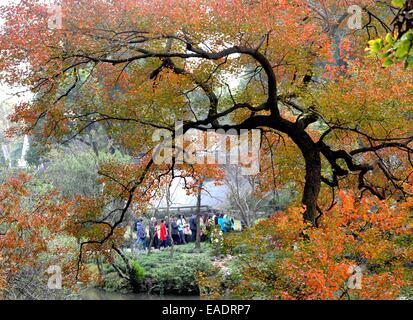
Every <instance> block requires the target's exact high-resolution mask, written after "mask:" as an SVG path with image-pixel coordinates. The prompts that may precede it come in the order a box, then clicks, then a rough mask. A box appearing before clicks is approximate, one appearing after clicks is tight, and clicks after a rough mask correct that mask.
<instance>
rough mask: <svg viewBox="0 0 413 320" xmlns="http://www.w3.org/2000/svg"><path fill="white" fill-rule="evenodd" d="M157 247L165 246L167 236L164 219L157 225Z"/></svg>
mask: <svg viewBox="0 0 413 320" xmlns="http://www.w3.org/2000/svg"><path fill="white" fill-rule="evenodd" d="M158 236H159V240H160V244H159V248H161V247H164V248H166V237H167V229H166V224H165V220H161V224H160V226H159V235H158Z"/></svg>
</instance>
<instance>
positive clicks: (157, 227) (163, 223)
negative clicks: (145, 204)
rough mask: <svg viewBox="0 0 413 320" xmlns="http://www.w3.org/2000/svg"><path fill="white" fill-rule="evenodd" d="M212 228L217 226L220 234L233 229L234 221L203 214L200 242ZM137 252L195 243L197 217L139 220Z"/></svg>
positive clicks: (216, 215)
mask: <svg viewBox="0 0 413 320" xmlns="http://www.w3.org/2000/svg"><path fill="white" fill-rule="evenodd" d="M213 226H219V228H220V229H221V231H222V232H230V231H232V230H233V229H234V219H232V218H230V217H228V216H227V215H224V214H214V215H212V216H210V215H209V214H203V215H200V217H199V228H200V232H199V234H200V241H208V240H209V237H208V235H209V232H210V230H211V228H212V227H213ZM135 230H136V235H137V240H136V247H137V248H138V249H139V250H147V249H149V248H155V249H162V248H166V247H169V246H171V245H172V242H173V244H174V245H180V244H186V243H189V242H195V241H196V237H197V231H198V223H197V215H195V214H192V215H191V217H189V219H188V220H187V219H186V218H185V217H184V216H183V215H179V216H172V217H171V218H170V219H168V217H165V218H164V219H161V220H158V219H156V218H155V217H152V218H151V219H150V220H149V221H147V223H146V224H145V223H144V220H143V219H139V220H138V221H137V222H136V225H135Z"/></svg>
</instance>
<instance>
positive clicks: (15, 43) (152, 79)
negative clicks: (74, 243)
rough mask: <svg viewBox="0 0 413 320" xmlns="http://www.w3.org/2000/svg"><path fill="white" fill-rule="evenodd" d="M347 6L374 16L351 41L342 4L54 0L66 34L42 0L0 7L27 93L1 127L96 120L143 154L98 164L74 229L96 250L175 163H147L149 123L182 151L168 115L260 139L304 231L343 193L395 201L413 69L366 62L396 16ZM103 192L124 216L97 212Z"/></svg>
mask: <svg viewBox="0 0 413 320" xmlns="http://www.w3.org/2000/svg"><path fill="white" fill-rule="evenodd" d="M354 2H355V3H352V4H357V5H359V6H360V7H361V8H362V9H363V12H364V14H365V16H367V17H368V19H369V20H368V21H367V23H366V24H365V25H364V26H363V28H362V29H361V30H357V31H355V30H351V29H349V28H347V25H346V21H347V19H348V18H349V15H350V14H349V12H348V6H349V4H348V3H347V1H328V0H326V1H321V0H320V1H305V0H293V1H290V0H289V1H287V0H277V1H274V0H271V1H270V0H262V1H244V0H233V1H215V0H212V1H205V0H196V1H182V0H181V1H176V0H169V1H146V0H139V1H136V0H112V1H104V0H96V1H82V0H62V1H57V2H56V3H57V4H59V5H60V6H61V11H62V25H61V26H56V25H53V23H52V24H50V21H51V19H52V21H53V19H54V18H56V17H55V16H54V14H53V13H50V12H49V11H48V8H47V7H46V6H45V5H44V4H42V3H41V2H40V1H35V0H22V1H21V2H20V3H18V4H16V5H9V6H7V7H2V9H1V13H2V14H1V15H2V17H3V18H4V19H5V25H4V27H3V28H2V30H1V40H0V47H1V49H2V53H1V56H2V62H1V64H0V68H1V79H2V80H3V81H5V82H7V83H9V84H11V85H19V86H24V87H27V88H29V90H30V91H31V92H32V93H33V94H34V95H35V98H34V99H33V100H32V101H31V102H29V103H23V104H20V105H18V106H16V108H15V112H14V115H13V116H12V120H13V121H14V122H15V124H16V126H15V127H14V128H13V129H12V130H10V131H9V133H10V134H16V133H30V132H32V131H33V130H40V131H41V132H42V134H43V137H44V139H45V141H48V140H50V139H53V140H54V141H58V142H63V143H68V142H70V141H72V140H73V139H75V138H76V137H78V136H81V135H82V134H83V133H84V132H85V131H86V130H88V128H90V127H91V126H94V125H96V124H102V125H104V128H105V130H106V132H107V133H108V135H110V137H111V139H113V141H114V144H116V145H118V146H121V147H122V148H123V149H124V150H127V152H128V154H129V155H130V156H132V157H133V158H136V159H139V161H137V163H135V164H133V165H131V164H128V165H122V164H119V163H114V162H112V163H110V164H108V165H107V166H105V167H104V168H102V170H100V173H101V174H102V176H103V178H102V182H105V190H104V192H103V193H102V195H100V198H99V197H96V198H94V199H82V200H84V201H85V203H87V204H88V205H86V206H83V205H82V206H79V214H78V215H77V216H76V219H75V220H76V221H77V223H78V224H80V225H82V226H84V228H80V229H76V228H75V227H73V229H72V230H73V232H74V233H75V234H77V235H78V236H87V237H90V239H91V240H89V241H86V242H85V243H83V244H85V246H86V245H90V246H91V247H92V248H95V246H97V245H105V246H106V247H105V246H104V248H103V249H102V250H106V249H108V248H110V247H111V246H112V245H113V246H116V243H113V242H112V245H111V244H107V242H109V240H110V239H112V238H113V236H115V235H116V234H117V232H118V231H117V229H118V228H119V227H121V226H122V223H123V219H124V217H125V213H126V212H127V211H128V210H131V209H134V208H136V206H143V205H144V203H147V202H148V201H149V200H150V198H151V197H152V196H153V194H151V192H153V191H154V188H155V186H156V185H157V184H158V183H160V180H161V177H162V176H164V175H165V174H167V173H170V172H171V171H172V170H174V168H175V167H176V166H175V164H176V162H175V161H172V163H167V164H165V165H163V166H157V165H155V163H154V161H153V159H152V157H151V155H152V150H153V148H154V147H155V146H156V144H157V143H158V142H157V141H153V140H152V135H153V133H154V132H155V130H159V129H162V130H165V131H167V132H170V133H171V137H172V139H173V141H174V144H173V146H174V147H175V148H174V155H175V156H177V154H178V153H179V152H180V151H181V150H178V148H176V144H175V142H176V140H177V139H178V138H179V136H177V135H176V134H175V123H176V121H177V120H178V121H179V120H184V121H183V126H182V131H183V133H186V132H188V131H190V130H193V129H196V130H201V131H207V130H210V129H214V130H218V129H220V130H230V129H232V130H233V132H234V131H235V133H239V132H240V130H242V129H258V130H260V131H261V133H262V139H261V140H262V141H261V147H262V150H265V151H266V152H263V154H262V159H261V161H262V167H263V168H266V169H267V171H265V172H262V173H261V175H260V182H261V186H262V187H263V190H265V189H271V188H273V186H274V184H273V182H274V179H275V178H277V179H279V180H280V182H281V183H282V184H287V183H289V184H290V186H293V187H294V188H296V189H297V190H298V191H299V192H300V193H301V194H302V197H301V203H302V205H303V206H304V207H305V210H304V211H303V217H304V220H305V221H306V222H308V223H310V224H311V225H313V226H317V225H318V220H319V219H320V217H321V216H322V214H323V212H325V211H327V210H328V209H329V208H331V207H333V206H334V205H335V203H336V200H337V197H336V191H337V189H354V190H358V192H359V193H360V194H361V195H366V194H372V195H374V196H376V197H377V198H379V199H381V200H384V199H388V198H389V197H396V198H397V199H402V198H405V197H407V196H408V195H409V194H410V191H409V190H406V189H405V182H406V181H407V178H408V177H409V176H410V175H411V172H412V162H411V155H412V141H413V136H412V132H411V118H409V117H408V113H409V112H410V110H411V94H412V89H413V86H412V82H411V81H412V74H411V72H409V71H406V70H405V69H404V68H403V66H400V65H399V64H396V65H395V66H393V67H392V68H391V69H383V68H382V65H381V64H382V63H381V61H377V60H375V59H366V58H365V56H364V55H365V52H364V49H365V47H366V45H367V41H368V40H369V37H370V31H371V30H372V29H374V30H377V32H378V33H380V32H386V27H385V26H386V22H387V20H389V19H391V17H392V15H393V16H394V14H393V13H392V11H391V9H392V8H391V7H389V6H387V5H386V4H383V3H382V1H367V0H366V1H363V0H359V1H354ZM16 30H19V32H16ZM231 79H232V80H231ZM234 81H235V82H237V85H236V86H234V85H233V82H234ZM188 114H189V116H188ZM276 164H281V165H280V166H277V165H276ZM206 168H207V167H204V168H203V169H202V170H207V169H206ZM280 177H282V178H280ZM113 198H119V199H121V201H120V202H118V203H121V204H122V206H121V207H119V208H112V209H111V210H107V211H106V213H105V212H104V211H102V207H103V205H104V204H105V203H108V202H111V201H112V200H113ZM82 231H83V232H85V233H83V234H82Z"/></svg>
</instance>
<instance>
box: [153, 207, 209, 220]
mask: <svg viewBox="0 0 413 320" xmlns="http://www.w3.org/2000/svg"><path fill="white" fill-rule="evenodd" d="M197 212H198V207H197V206H180V207H170V208H169V215H170V216H174V215H176V216H179V215H183V216H184V217H190V216H191V215H192V214H196V213H197ZM215 212H217V210H216V209H213V208H212V207H210V206H200V213H201V214H209V215H213V214H214V213H215ZM146 214H147V215H148V216H149V217H156V218H164V217H165V216H167V215H168V208H166V207H161V208H151V209H149V210H147V212H146Z"/></svg>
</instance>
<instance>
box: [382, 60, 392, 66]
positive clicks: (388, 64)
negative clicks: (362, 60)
mask: <svg viewBox="0 0 413 320" xmlns="http://www.w3.org/2000/svg"><path fill="white" fill-rule="evenodd" d="M392 64H393V60H392V59H391V58H386V60H384V62H383V66H384V67H389V66H391V65H392Z"/></svg>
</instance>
